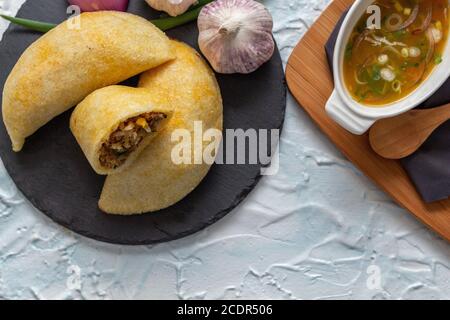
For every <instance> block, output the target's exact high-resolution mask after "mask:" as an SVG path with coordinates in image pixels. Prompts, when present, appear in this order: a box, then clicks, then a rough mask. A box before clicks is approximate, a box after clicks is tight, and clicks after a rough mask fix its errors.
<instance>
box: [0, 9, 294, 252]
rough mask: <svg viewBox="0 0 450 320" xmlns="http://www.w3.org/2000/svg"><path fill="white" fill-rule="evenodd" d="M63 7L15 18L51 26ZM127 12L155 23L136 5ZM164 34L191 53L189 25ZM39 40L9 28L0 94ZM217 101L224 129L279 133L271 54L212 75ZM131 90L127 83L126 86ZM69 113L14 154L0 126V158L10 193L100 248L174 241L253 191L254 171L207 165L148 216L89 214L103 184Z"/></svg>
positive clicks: (279, 93) (276, 62)
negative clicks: (12, 186) (173, 200)
mask: <svg viewBox="0 0 450 320" xmlns="http://www.w3.org/2000/svg"><path fill="white" fill-rule="evenodd" d="M66 9H67V2H66V1H65V0H39V1H36V0H28V1H27V2H26V3H25V4H24V5H23V7H22V8H21V10H20V12H19V14H18V16H19V17H23V18H31V19H37V20H43V21H49V22H55V23H59V22H61V21H63V20H65V19H66V18H67V16H66V14H65V12H66ZM128 11H130V12H133V13H136V14H139V15H141V16H143V17H146V18H156V17H158V16H159V13H157V12H155V11H153V10H151V9H150V8H149V7H148V6H147V5H146V4H145V2H144V1H136V0H132V1H131V3H130V7H129V10H128ZM168 34H169V35H170V36H171V37H173V38H176V39H179V40H182V41H185V42H187V43H189V44H190V45H192V46H194V47H195V48H197V49H198V46H197V36H198V31H197V27H196V24H195V23H191V24H189V25H186V26H182V27H179V28H177V29H174V30H171V31H169V32H168ZM39 36H40V34H39V33H34V32H30V31H26V30H24V29H22V28H21V27H16V26H10V27H9V29H8V30H7V31H6V32H5V34H4V37H3V40H2V41H1V43H0V63H1V69H0V84H1V88H3V85H4V83H5V80H6V78H7V76H8V74H9V73H10V71H11V69H12V68H13V66H14V64H15V63H16V62H17V59H18V58H19V56H20V55H21V53H22V52H23V51H24V50H25V49H26V48H27V47H28V46H29V45H30V44H31V43H32V42H33V41H35V40H36V39H37V38H38V37H39ZM218 80H219V84H220V87H221V90H222V95H223V98H224V110H225V111H224V122H225V123H224V125H225V128H230V129H235V128H242V129H244V130H246V129H248V128H255V129H274V128H279V129H281V127H282V124H283V121H284V112H285V107H286V86H285V81H284V73H283V67H282V62H281V59H280V55H279V52H278V50H277V52H276V54H275V55H274V57H273V58H272V60H271V61H270V62H268V63H267V64H265V65H264V66H263V67H262V68H260V69H259V70H258V71H257V72H255V73H253V74H250V75H232V76H222V75H219V76H218ZM132 83H134V81H133V79H132V80H130V81H128V84H132ZM70 113H71V111H69V112H66V113H65V114H63V115H61V116H59V117H58V118H56V119H54V120H53V121H51V122H50V123H49V124H47V125H46V126H45V127H43V128H41V129H40V130H39V131H38V132H37V133H36V134H34V135H33V136H32V137H30V138H28V139H27V141H26V144H25V147H24V149H23V151H22V152H20V153H17V154H16V153H14V152H12V151H11V145H10V140H9V137H8V135H7V133H6V130H5V127H4V125H3V121H1V123H0V156H1V158H2V160H3V163H4V164H5V167H6V169H7V170H8V172H9V174H10V175H11V177H12V179H13V180H14V181H15V183H16V185H17V187H18V188H19V189H20V190H21V191H22V192H23V194H24V195H25V196H26V197H27V198H28V199H29V200H30V202H31V203H32V204H33V205H34V206H35V207H36V208H38V209H39V210H40V211H42V212H43V213H45V214H46V215H47V216H49V217H50V218H51V219H53V220H54V221H56V222H57V223H59V224H61V225H63V226H65V227H67V228H69V229H70V230H73V231H75V232H77V233H79V234H82V235H84V236H87V237H90V238H93V239H97V240H100V241H105V242H110V243H117V244H127V245H139V244H153V243H159V242H165V241H170V240H174V239H178V238H181V237H184V236H187V235H190V234H192V233H194V232H197V231H199V230H201V229H203V228H205V227H207V226H209V225H211V224H212V223H214V222H216V221H217V220H219V219H221V218H222V217H224V216H225V215H226V214H227V213H229V212H230V211H231V210H232V209H233V208H235V207H236V206H237V205H238V204H239V203H240V202H241V201H242V200H243V199H244V198H245V197H246V196H247V195H248V193H249V192H250V191H251V190H252V189H253V188H254V187H255V185H256V184H257V182H258V180H259V178H260V168H261V165H214V166H213V167H212V169H211V171H210V172H209V174H208V176H207V177H206V178H205V179H204V180H203V182H202V183H201V184H200V186H199V187H198V188H197V189H195V190H194V192H192V193H191V194H190V195H189V196H187V197H186V198H185V199H184V200H182V201H181V202H179V203H178V204H176V205H174V206H172V207H170V208H168V209H165V210H162V211H159V212H156V213H151V214H146V215H140V216H132V217H120V216H110V215H106V214H104V213H102V212H101V211H100V210H99V209H98V207H97V201H98V198H99V195H100V192H101V188H102V185H103V181H104V177H101V176H98V175H96V174H95V173H94V171H93V170H92V169H91V168H90V166H89V164H88V162H87V160H86V159H85V158H84V155H83V153H82V152H81V149H80V148H79V147H78V145H77V143H76V141H75V139H74V138H73V136H72V134H71V133H70V130H69V118H70Z"/></svg>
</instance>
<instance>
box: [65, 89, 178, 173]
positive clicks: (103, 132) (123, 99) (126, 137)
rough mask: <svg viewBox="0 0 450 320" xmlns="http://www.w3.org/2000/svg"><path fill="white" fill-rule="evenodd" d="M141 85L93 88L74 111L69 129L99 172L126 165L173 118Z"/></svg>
mask: <svg viewBox="0 0 450 320" xmlns="http://www.w3.org/2000/svg"><path fill="white" fill-rule="evenodd" d="M172 113H173V112H172V109H171V107H170V106H169V104H168V102H167V101H165V102H163V103H161V101H159V100H158V98H157V97H155V96H154V95H152V94H151V93H150V92H148V91H147V90H146V89H144V88H130V87H124V86H110V87H106V88H102V89H99V90H97V91H94V92H93V93H91V94H90V95H89V96H87V97H86V99H84V100H83V101H82V102H81V103H80V104H79V105H78V106H77V107H76V108H75V110H74V111H73V113H72V117H71V118H70V129H71V130H72V133H73V135H74V136H75V138H76V139H77V141H78V144H79V145H80V146H81V149H82V150H83V152H84V154H85V156H86V158H87V159H88V160H89V163H90V164H91V166H92V168H93V169H94V170H95V172H97V173H98V174H104V175H106V174H113V173H118V172H120V171H122V170H124V169H125V168H126V167H128V166H129V165H130V164H132V163H133V161H134V160H135V159H136V158H137V157H138V155H139V154H140V153H141V152H142V150H144V149H145V147H146V146H147V145H148V144H149V143H150V142H151V141H152V140H153V139H154V138H155V137H156V136H157V135H158V134H159V133H160V132H161V130H163V129H164V126H165V125H166V124H167V122H168V121H169V120H170V118H171V117H172Z"/></svg>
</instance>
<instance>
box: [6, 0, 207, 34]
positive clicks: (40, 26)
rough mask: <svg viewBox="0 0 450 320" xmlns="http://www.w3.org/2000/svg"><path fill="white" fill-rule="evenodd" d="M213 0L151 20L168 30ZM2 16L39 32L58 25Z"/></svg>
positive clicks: (200, 1) (202, 0) (191, 19)
mask: <svg viewBox="0 0 450 320" xmlns="http://www.w3.org/2000/svg"><path fill="white" fill-rule="evenodd" d="M212 1H213V0H199V1H198V4H197V5H196V6H193V7H192V9H191V10H189V11H188V12H186V13H184V14H182V15H179V16H178V17H169V18H160V19H155V20H150V22H151V23H153V24H154V25H155V26H156V27H158V28H159V29H161V30H162V31H166V30H169V29H172V28H175V27H178V26H181V25H183V24H186V23H188V22H191V21H194V20H195V19H197V18H198V15H199V14H200V11H201V10H202V8H203V7H204V6H205V5H206V4H208V3H210V2H212ZM0 16H1V17H2V18H4V19H6V20H8V21H10V22H11V23H14V24H17V25H20V26H22V27H25V28H27V29H30V30H34V31H39V32H44V33H45V32H48V31H50V30H51V29H53V28H54V27H56V26H57V25H56V24H53V23H47V22H41V21H36V20H29V19H23V18H16V17H11V16H7V15H4V14H0Z"/></svg>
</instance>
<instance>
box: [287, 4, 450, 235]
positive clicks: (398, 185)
mask: <svg viewBox="0 0 450 320" xmlns="http://www.w3.org/2000/svg"><path fill="white" fill-rule="evenodd" d="M353 2H354V1H353V0H335V1H333V2H332V3H331V4H330V5H329V7H328V8H327V9H326V10H325V12H324V13H323V14H322V15H321V16H320V18H319V19H318V20H317V21H316V22H315V23H314V25H313V26H312V27H311V28H310V30H309V31H308V32H307V33H306V35H305V36H304V37H303V39H302V40H301V42H300V43H299V44H298V45H297V47H296V48H295V49H294V51H293V53H292V55H291V57H290V59H289V61H288V65H287V68H286V79H287V83H288V87H289V89H290V91H291V93H292V95H293V96H294V97H295V99H296V100H297V101H298V103H299V104H300V106H301V107H302V108H303V109H304V110H305V111H306V112H307V113H308V114H309V115H310V116H311V118H312V119H313V120H314V121H315V123H316V124H317V125H318V126H319V128H320V129H321V130H322V131H323V132H324V133H325V134H326V135H327V136H328V137H329V138H330V139H331V141H333V143H334V144H335V145H336V146H337V147H338V148H339V149H340V150H341V151H342V153H343V154H344V155H345V156H346V157H347V158H348V159H349V160H350V161H352V162H353V163H354V164H355V165H356V166H357V167H359V168H360V169H361V170H362V172H364V174H366V175H367V176H368V177H369V178H371V179H372V180H373V181H374V182H375V183H376V184H377V185H378V186H379V187H380V188H382V189H383V190H384V191H385V192H387V193H388V194H389V195H390V196H391V197H392V198H393V199H394V200H395V201H396V202H397V203H398V204H399V205H400V206H402V207H404V208H406V209H407V210H409V211H410V212H411V213H412V214H413V215H414V216H415V217H416V218H418V219H419V220H420V221H422V222H423V223H425V224H426V225H427V226H429V227H430V228H431V229H433V230H435V231H436V232H437V233H439V234H440V235H441V236H442V237H444V238H445V239H447V240H448V241H450V199H447V200H443V201H439V202H435V203H431V204H426V203H424V202H423V201H422V199H421V197H420V195H419V194H418V193H417V191H416V189H415V187H414V185H413V184H412V182H411V180H410V179H409V177H408V176H407V175H406V172H405V171H404V170H403V168H402V166H401V165H400V162H399V161H396V160H386V159H384V158H382V157H380V156H378V155H377V154H376V153H375V152H374V151H373V150H372V149H371V147H370V145H369V140H368V136H367V135H364V136H356V135H353V134H351V133H349V132H347V131H346V130H344V129H342V128H341V127H340V126H339V125H338V124H336V123H335V122H334V121H333V120H332V119H331V118H329V117H328V115H327V114H326V112H325V103H326V101H327V100H328V98H329V96H330V95H331V92H332V91H333V87H334V85H333V79H332V75H331V72H330V69H329V66H328V62H327V58H326V54H325V49H324V46H325V43H326V42H327V40H328V38H329V36H330V34H331V32H332V31H333V28H334V27H335V26H336V23H337V22H338V20H339V18H340V17H341V16H342V14H343V13H344V11H345V10H346V9H348V7H349V6H350V5H351V4H352V3H353Z"/></svg>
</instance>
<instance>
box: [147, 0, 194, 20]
mask: <svg viewBox="0 0 450 320" xmlns="http://www.w3.org/2000/svg"><path fill="white" fill-rule="evenodd" d="M145 1H147V3H148V4H149V5H150V6H151V7H152V8H153V9H156V10H158V11H165V12H167V13H168V14H169V15H171V16H172V17H176V16H179V15H180V14H183V13H185V12H186V11H187V10H188V9H189V7H190V6H192V5H193V4H196V3H197V0H145Z"/></svg>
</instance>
